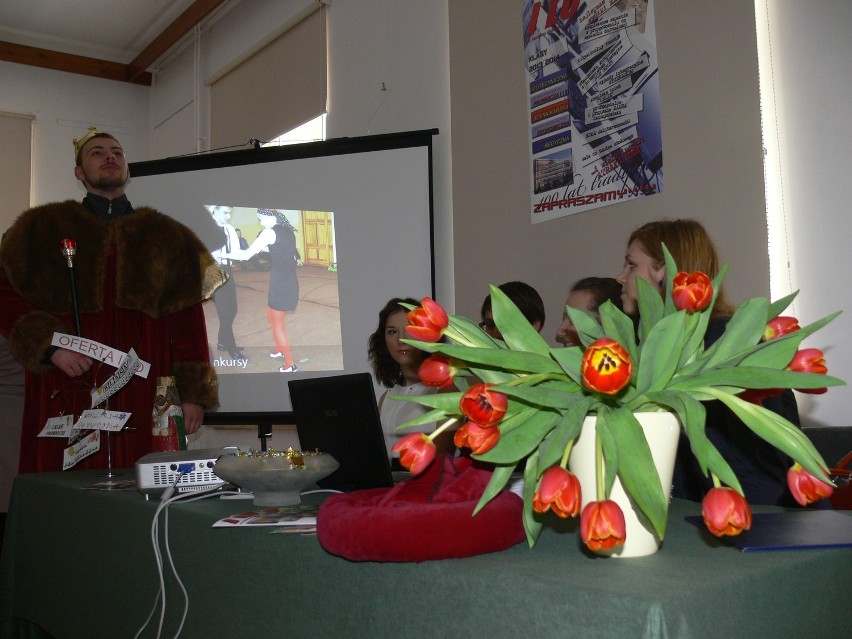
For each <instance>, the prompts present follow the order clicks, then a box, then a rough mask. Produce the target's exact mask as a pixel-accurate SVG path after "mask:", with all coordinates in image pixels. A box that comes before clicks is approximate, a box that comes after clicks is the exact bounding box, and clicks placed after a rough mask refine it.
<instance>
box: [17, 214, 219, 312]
mask: <svg viewBox="0 0 852 639" xmlns="http://www.w3.org/2000/svg"><path fill="white" fill-rule="evenodd" d="M65 238H72V239H74V240H75V241H76V243H77V254H76V256H75V257H74V271H75V280H76V289H77V298H78V305H79V309H80V312H83V313H87V312H97V311H100V310H102V309H103V299H104V289H103V287H104V280H105V277H104V275H105V269H106V264H107V258H108V255H109V253H110V251H112V250H113V246H114V250H115V256H116V261H115V265H116V304H117V305H118V306H119V307H121V308H126V309H130V310H135V311H140V312H142V313H145V314H147V315H150V316H151V317H154V318H158V317H163V316H165V315H169V314H171V313H174V312H177V311H179V310H182V309H184V308H187V307H189V306H191V305H192V304H195V303H198V302H200V301H202V300H204V299H208V298H209V297H210V295H212V294H213V291H214V290H215V289H216V288H218V287H219V286H221V284H222V283H224V279H225V275H224V273H223V272H222V271H221V269H219V268H218V267H217V266H216V263H215V260H214V259H213V257H212V256H211V255H210V253H209V251H208V250H207V248H206V247H205V246H204V244H203V243H202V242H201V240H199V239H198V237H197V236H196V235H195V234H194V233H193V232H192V231H191V230H190V229H188V228H187V227H186V226H184V225H183V224H181V223H180V222H177V221H176V220H174V219H172V218H170V217H168V216H167V215H164V214H162V213H160V212H158V211H156V210H154V209H152V208H147V207H141V208H137V209H135V210H134V212H133V213H130V214H127V215H124V216H122V217H120V218H118V219H115V220H103V219H101V218H99V217H98V216H97V215H95V214H94V213H92V212H91V211H89V210H88V209H87V208H86V207H84V206H83V205H82V204H80V203H79V202H76V201H74V200H67V201H65V202H56V203H53V204H45V205H44V206H39V207H36V208H33V209H30V210H28V211H25V212H24V213H22V214H21V215H20V216H19V217H18V219H17V220H16V221H15V223H14V224H13V225H12V227H11V228H10V229H9V230H8V231H7V232H6V234H5V235H4V237H3V242H2V244H0V269H2V274H3V275H4V276H5V277H6V278H7V279H8V280H9V282H10V284H11V285H12V287H13V288H14V289H15V290H16V291H17V293H18V294H19V295H21V296H22V297H23V298H24V299H26V300H27V301H28V302H30V303H31V304H33V305H35V306H36V307H38V308H40V309H42V310H44V311H48V312H51V313H70V312H71V311H72V302H71V291H70V286H69V285H68V265H67V263H66V261H65V257H64V256H63V255H62V253H61V251H60V241H61V240H62V239H65Z"/></svg>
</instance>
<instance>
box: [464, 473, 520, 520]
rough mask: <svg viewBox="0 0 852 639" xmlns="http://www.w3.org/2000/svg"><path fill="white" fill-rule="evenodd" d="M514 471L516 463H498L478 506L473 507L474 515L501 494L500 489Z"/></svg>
mask: <svg viewBox="0 0 852 639" xmlns="http://www.w3.org/2000/svg"><path fill="white" fill-rule="evenodd" d="M513 472H515V466H514V465H509V466H500V465H497V466H495V467H494V472H492V473H491V479H489V480H488V485H487V486H485V490H484V491H483V492H482V496H481V497H480V498H479V502H478V503H477V504H476V508H474V509H473V516H474V517H475V516H476V513H478V512H479V511H480V510H482V509H483V508H484V507H485V506H486V505H487V504H488V502H489V501H491V500H492V499H494V498H495V497H496V496H497V495H499V494H500V491H502V490H503V488H504V487H505V486H506V484H507V483H508V481H509V478H510V477H511V476H512V473H513Z"/></svg>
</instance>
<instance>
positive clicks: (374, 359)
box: [367, 297, 453, 462]
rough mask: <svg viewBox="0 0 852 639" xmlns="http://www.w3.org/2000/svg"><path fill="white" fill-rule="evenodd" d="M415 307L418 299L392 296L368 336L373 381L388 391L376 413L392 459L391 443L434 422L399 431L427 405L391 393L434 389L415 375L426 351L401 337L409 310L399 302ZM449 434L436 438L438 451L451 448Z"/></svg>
mask: <svg viewBox="0 0 852 639" xmlns="http://www.w3.org/2000/svg"><path fill="white" fill-rule="evenodd" d="M402 302H404V303H406V304H411V305H412V306H418V305H419V304H420V302H418V301H417V300H415V299H413V298H410V297H409V298H400V297H394V298H392V299H390V300H389V301H388V303H387V304H385V306H384V307H383V308H382V310H381V311H379V325H378V327H377V328H376V330H375V331H374V332H373V334H372V335H370V339H369V346H368V351H367V352H368V355H369V358H370V363H371V364H372V365H373V372H374V374H375V376H376V380H377V381H378V382H379V383H380V384H381V385H382V386H384V387H385V388H386V389H387V390H386V391H385V392H384V393H382V395H381V397H380V398H379V416H380V418H381V422H382V431H384V435H385V446H386V447H387V450H388V457H390V458H391V460H392V462H393V461H395V460H394V456H395V455H398V454H396V453H392V451H391V449H392V448H393V445H394V444H395V443H396V442H397V441H399V439H401V438H402V437H404V436H405V435H408V434H409V433H411V432H415V431H420V432H431V431H432V430H434V429H435V425H434V424H432V425H431V427H429V426H430V425H426V426H424V425H420V426H413V427H411V428H406V429H402V430H398V429H397V426H399V425H400V424H403V423H405V422H407V421H409V420H411V419H413V418H415V417H419V416H420V415H422V414H423V413H425V412H426V411H427V410H429V409H428V408H427V407H425V406H423V405H422V404H418V403H416V402H409V401H403V400H398V399H393V397H394V396H409V397H416V396H420V395H430V394H432V393H434V392H435V390H436V389H435V388H432V387H430V386H426V385H425V384H424V383H423V382H421V381H420V376H419V375H418V374H417V371H418V369H419V368H420V364H422V363H423V360H424V359H426V358H427V357H428V356H429V354H428V353H426V352H425V351H421V350H420V349H417V348H414V347H413V346H410V345H408V344H406V343H404V342H402V341H401V340H402V339H404V338H406V337H407V335H406V333H405V327H406V326H408V310H407V309H406V308H405V307H404V306H400V303H402ZM452 437H453V434H452V433H448V434H447V435H446V436H445V435H444V434H443V433H442V434H441V435H440V436H439V437H438V438H437V439H436V441H435V445H436V446H438V449H439V450H441V451H450V450H452V448H453V446H452Z"/></svg>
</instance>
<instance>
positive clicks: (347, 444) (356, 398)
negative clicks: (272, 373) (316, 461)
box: [287, 373, 393, 491]
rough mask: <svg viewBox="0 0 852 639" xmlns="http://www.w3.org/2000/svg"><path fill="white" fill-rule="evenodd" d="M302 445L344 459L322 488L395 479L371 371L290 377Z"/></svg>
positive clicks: (373, 484) (366, 485) (377, 483)
mask: <svg viewBox="0 0 852 639" xmlns="http://www.w3.org/2000/svg"><path fill="white" fill-rule="evenodd" d="M287 384H288V386H289V387H290V401H291V402H292V404H293V415H294V417H295V421H296V432H297V433H298V435H299V445H300V447H301V449H302V450H314V449H319V450H320V451H321V452H324V453H329V454H330V455H331V456H332V457H334V458H335V459H336V460H337V462H338V463H339V464H340V468H338V469H337V470H336V471H335V472H334V473H332V474H331V475H329V476H328V477H326V478H325V479H322V480H320V481H319V482H317V483H318V484H319V486H320V487H321V488H330V489H335V490H343V491H350V490H361V489H364V488H381V487H386V486H392V485H393V479H392V476H391V468H390V463H389V461H388V456H387V450H386V449H385V441H384V436H383V434H382V425H381V422H380V421H379V410H378V408H377V406H376V392H375V389H374V387H373V379H372V377H371V376H370V374H369V373H354V374H349V375H334V376H331V377H314V378H310V379H294V380H290V381H288V382H287Z"/></svg>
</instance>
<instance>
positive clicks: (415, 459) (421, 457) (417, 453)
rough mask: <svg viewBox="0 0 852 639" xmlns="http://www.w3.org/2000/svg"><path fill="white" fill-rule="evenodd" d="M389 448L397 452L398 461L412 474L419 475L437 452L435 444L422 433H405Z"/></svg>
mask: <svg viewBox="0 0 852 639" xmlns="http://www.w3.org/2000/svg"><path fill="white" fill-rule="evenodd" d="M391 450H392V451H393V452H395V453H399V463H400V464H401V465H402V467H403V468H407V469H408V470H410V471H411V474H412V475H419V474H420V473H422V472H423V471H424V470H426V467H427V466H428V465H429V464H431V463H432V460H433V459H435V454H436V452H437V451H436V449H435V444H433V443H432V440H431V439H429V438H428V437H427V436H426V435H424V434H423V433H411V434H410V435H406V436H405V437H403V438H402V439H400V440H399V441H398V442H397V443H395V444H394V445H393V448H392V449H391Z"/></svg>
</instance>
